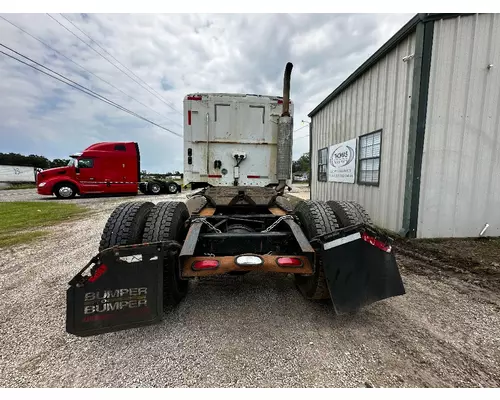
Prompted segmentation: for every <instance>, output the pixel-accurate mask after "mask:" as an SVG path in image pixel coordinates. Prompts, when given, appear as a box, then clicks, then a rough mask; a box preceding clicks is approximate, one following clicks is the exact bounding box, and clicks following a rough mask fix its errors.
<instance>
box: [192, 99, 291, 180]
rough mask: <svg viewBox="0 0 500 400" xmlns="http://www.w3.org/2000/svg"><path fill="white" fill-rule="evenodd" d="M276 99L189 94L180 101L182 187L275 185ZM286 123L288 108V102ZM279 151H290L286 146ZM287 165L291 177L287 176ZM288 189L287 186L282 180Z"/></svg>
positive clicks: (279, 110)
mask: <svg viewBox="0 0 500 400" xmlns="http://www.w3.org/2000/svg"><path fill="white" fill-rule="evenodd" d="M282 105H283V99H282V98H281V97H277V96H262V95H253V94H228V93H194V94H189V95H187V96H186V97H185V98H184V152H185V154H184V183H185V184H191V185H192V188H193V189H196V188H199V187H204V186H207V184H209V185H213V186H259V187H263V186H274V185H277V184H278V176H277V148H278V121H279V117H280V116H281V113H282ZM290 117H292V118H293V105H292V104H291V102H290ZM280 145H284V146H287V145H289V146H291V143H283V144H280ZM291 167H292V166H291V163H290V175H291ZM287 184H290V181H289V180H287Z"/></svg>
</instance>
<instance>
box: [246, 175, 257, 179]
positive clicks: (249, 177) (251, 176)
mask: <svg viewBox="0 0 500 400" xmlns="http://www.w3.org/2000/svg"><path fill="white" fill-rule="evenodd" d="M247 178H248V179H259V178H260V175H247Z"/></svg>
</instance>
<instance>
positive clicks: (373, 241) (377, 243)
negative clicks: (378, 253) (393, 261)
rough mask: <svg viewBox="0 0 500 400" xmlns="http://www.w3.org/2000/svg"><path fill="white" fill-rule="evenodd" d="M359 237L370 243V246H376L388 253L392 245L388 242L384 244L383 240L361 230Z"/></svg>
mask: <svg viewBox="0 0 500 400" xmlns="http://www.w3.org/2000/svg"><path fill="white" fill-rule="evenodd" d="M361 238H362V239H363V240H364V241H365V242H368V243H370V244H371V245H372V246H375V247H377V248H378V249H380V250H382V251H385V252H386V253H390V252H391V250H392V247H391V246H390V245H388V244H385V243H384V242H381V241H380V240H378V239H375V238H374V237H373V236H370V235H368V234H367V233H366V232H363V233H362V234H361Z"/></svg>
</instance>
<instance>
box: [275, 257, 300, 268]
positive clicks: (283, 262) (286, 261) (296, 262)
mask: <svg viewBox="0 0 500 400" xmlns="http://www.w3.org/2000/svg"><path fill="white" fill-rule="evenodd" d="M276 262H277V263H278V265H279V266H280V267H302V260H301V259H300V258H297V257H278V259H277V260H276Z"/></svg>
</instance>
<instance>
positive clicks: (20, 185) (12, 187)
mask: <svg viewBox="0 0 500 400" xmlns="http://www.w3.org/2000/svg"><path fill="white" fill-rule="evenodd" d="M35 188H36V185H35V184H34V183H12V184H11V185H10V186H8V187H6V188H2V190H17V189H35Z"/></svg>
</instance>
